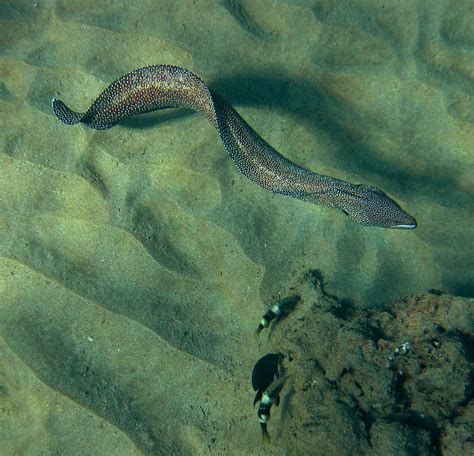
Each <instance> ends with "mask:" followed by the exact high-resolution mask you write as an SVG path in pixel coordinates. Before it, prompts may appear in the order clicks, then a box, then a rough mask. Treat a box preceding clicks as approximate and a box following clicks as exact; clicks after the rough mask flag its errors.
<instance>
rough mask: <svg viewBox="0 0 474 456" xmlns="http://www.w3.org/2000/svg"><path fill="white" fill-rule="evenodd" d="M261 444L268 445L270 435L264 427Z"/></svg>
mask: <svg viewBox="0 0 474 456" xmlns="http://www.w3.org/2000/svg"><path fill="white" fill-rule="evenodd" d="M262 442H263V443H264V444H265V445H269V444H270V434H269V433H268V431H267V427H266V426H265V427H263V426H262Z"/></svg>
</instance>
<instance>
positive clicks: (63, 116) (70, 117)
mask: <svg viewBox="0 0 474 456" xmlns="http://www.w3.org/2000/svg"><path fill="white" fill-rule="evenodd" d="M52 105H53V111H54V113H55V114H56V117H57V118H58V119H59V120H60V121H61V122H63V123H65V124H67V125H76V124H78V123H79V122H81V120H82V119H83V118H84V113H81V112H75V111H73V110H71V109H69V108H68V107H67V106H66V105H65V104H64V103H63V102H62V101H61V100H58V99H57V98H53V102H52Z"/></svg>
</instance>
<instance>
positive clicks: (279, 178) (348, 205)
mask: <svg viewBox="0 0 474 456" xmlns="http://www.w3.org/2000/svg"><path fill="white" fill-rule="evenodd" d="M181 107H184V108H189V109H192V110H195V111H198V112H202V113H204V114H205V115H206V117H207V118H208V120H209V121H210V122H211V123H212V125H214V127H215V128H216V129H217V131H218V133H219V136H220V138H221V140H222V143H223V144H224V147H225V148H226V150H227V152H228V153H229V155H230V157H231V158H232V160H233V161H234V163H235V164H236V166H237V168H238V169H239V171H240V172H241V173H242V174H244V175H245V176H247V177H248V178H249V179H250V180H252V181H254V182H255V183H256V184H258V185H260V186H261V187H263V188H266V189H268V190H271V191H272V192H275V193H279V194H282V195H289V196H292V197H294V198H298V199H301V200H303V201H309V202H311V203H315V204H322V205H324V206H328V207H332V208H335V209H339V210H340V211H342V212H343V213H344V214H346V215H347V216H348V217H349V218H350V219H351V220H353V221H355V222H358V223H361V224H363V225H369V226H378V227H383V228H416V222H415V219H414V218H413V217H411V216H410V215H408V214H407V213H406V212H405V211H404V210H403V209H402V208H401V207H400V206H399V205H398V204H397V203H395V201H393V200H392V199H391V198H389V197H388V196H387V195H386V194H385V193H384V192H382V191H381V190H380V189H378V188H376V187H373V186H368V185H357V184H351V183H349V182H345V181H343V180H340V179H336V178H334V177H329V176H324V175H322V174H317V173H314V172H312V171H309V170H307V169H304V168H302V167H300V166H298V165H296V164H295V163H292V162H291V161H289V160H287V159H286V158H285V157H283V156H282V155H280V154H279V153H278V152H277V151H276V150H275V149H273V148H272V147H271V146H270V145H269V144H267V143H266V142H265V141H264V140H263V139H262V138H261V137H260V136H259V135H258V134H257V133H256V132H255V131H254V130H253V129H252V128H251V127H250V126H249V125H248V124H247V122H245V120H244V119H242V117H241V116H240V115H239V114H238V113H237V112H236V111H235V109H234V108H233V107H232V106H231V105H230V104H229V103H227V101H225V100H224V99H223V98H221V97H220V96H219V95H217V94H216V93H214V92H213V91H212V90H210V89H209V88H208V87H207V86H206V84H204V82H203V81H202V80H201V79H200V78H199V77H197V76H196V75H195V74H193V73H191V72H190V71H188V70H186V69H184V68H180V67H176V66H170V65H153V66H148V67H144V68H139V69H137V70H134V71H131V72H130V73H127V74H125V75H124V76H122V77H120V78H119V79H117V80H116V81H114V82H112V83H111V84H110V85H109V86H108V87H107V88H106V89H105V90H104V91H103V92H102V93H101V94H100V95H99V96H98V98H97V99H96V100H95V101H94V102H93V103H92V105H91V106H90V108H89V109H88V110H87V111H86V112H85V113H78V112H74V111H72V110H71V109H69V108H68V107H67V106H66V105H65V104H64V103H63V102H62V101H61V100H58V99H56V98H53V110H54V113H55V114H56V116H57V117H58V119H59V120H61V121H62V122H64V123H65V124H68V125H74V124H77V123H79V122H82V123H84V124H86V125H87V126H88V127H90V128H95V129H97V130H105V129H107V128H110V127H112V126H114V125H115V124H116V123H118V122H119V121H120V120H122V119H123V118H125V117H129V116H133V115H135V114H140V113H144V112H149V111H154V110H156V109H162V108H181Z"/></svg>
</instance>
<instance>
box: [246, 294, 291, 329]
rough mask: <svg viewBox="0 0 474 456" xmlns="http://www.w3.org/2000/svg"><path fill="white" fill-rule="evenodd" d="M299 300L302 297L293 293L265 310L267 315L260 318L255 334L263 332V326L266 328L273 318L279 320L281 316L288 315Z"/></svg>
mask: <svg viewBox="0 0 474 456" xmlns="http://www.w3.org/2000/svg"><path fill="white" fill-rule="evenodd" d="M299 300H300V297H299V296H298V295H293V296H289V297H287V298H283V299H281V300H280V301H278V302H277V303H276V304H275V305H273V306H272V307H271V308H270V309H268V310H267V311H266V312H265V315H264V316H263V317H262V319H261V320H260V323H259V325H258V328H257V331H256V332H255V334H256V335H257V336H258V335H259V334H260V333H261V332H262V330H263V328H266V327H267V326H268V325H269V324H270V322H271V321H272V320H275V321H278V320H280V319H281V318H283V317H285V316H287V315H288V314H289V313H290V312H291V311H292V310H293V309H294V308H295V306H296V304H297V302H298V301H299Z"/></svg>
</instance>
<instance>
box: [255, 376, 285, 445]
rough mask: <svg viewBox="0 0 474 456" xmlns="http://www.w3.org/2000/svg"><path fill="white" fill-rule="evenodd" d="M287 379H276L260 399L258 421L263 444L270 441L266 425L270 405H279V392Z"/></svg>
mask: <svg viewBox="0 0 474 456" xmlns="http://www.w3.org/2000/svg"><path fill="white" fill-rule="evenodd" d="M286 379H287V377H286V376H285V377H279V378H276V379H275V380H274V381H273V382H272V384H271V385H270V386H269V387H268V388H267V389H266V390H265V391H264V393H263V395H262V399H261V401H260V404H259V406H258V412H257V415H258V420H259V422H260V427H261V429H262V440H263V442H264V443H268V442H269V441H270V436H269V434H268V430H267V424H268V421H269V420H270V409H271V408H272V405H273V404H275V405H276V406H278V405H279V404H280V392H281V390H282V388H283V386H284V384H285V382H286Z"/></svg>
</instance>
